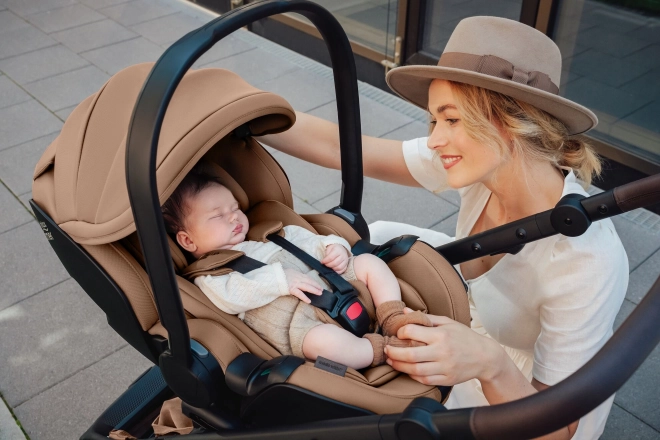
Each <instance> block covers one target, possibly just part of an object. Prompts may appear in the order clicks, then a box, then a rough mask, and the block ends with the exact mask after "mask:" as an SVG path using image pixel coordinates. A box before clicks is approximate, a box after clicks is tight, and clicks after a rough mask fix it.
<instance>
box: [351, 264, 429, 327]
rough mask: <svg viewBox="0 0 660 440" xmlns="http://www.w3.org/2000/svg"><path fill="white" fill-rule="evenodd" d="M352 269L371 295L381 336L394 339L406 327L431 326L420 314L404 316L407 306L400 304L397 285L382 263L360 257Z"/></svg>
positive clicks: (425, 317) (414, 313)
mask: <svg viewBox="0 0 660 440" xmlns="http://www.w3.org/2000/svg"><path fill="white" fill-rule="evenodd" d="M353 267H354V271H355V276H356V277H357V279H358V280H360V281H362V282H363V283H364V284H366V286H367V289H369V292H370V293H371V298H372V299H373V301H374V305H375V306H376V318H377V319H378V323H379V324H380V326H381V328H382V330H383V336H394V335H396V332H397V331H398V330H399V329H400V328H401V327H403V326H404V325H406V324H419V325H424V326H427V327H430V326H431V325H432V324H431V320H430V319H429V318H428V316H426V315H425V314H424V313H422V312H419V311H417V312H413V313H409V314H407V315H404V314H403V309H404V307H405V306H406V305H405V304H404V303H403V301H401V289H400V288H399V282H398V281H397V279H396V277H395V276H394V274H393V273H392V271H391V270H390V268H389V267H388V266H387V264H385V262H384V261H383V260H381V259H380V258H378V257H376V256H375V255H371V254H362V255H358V256H357V257H355V258H354V259H353Z"/></svg>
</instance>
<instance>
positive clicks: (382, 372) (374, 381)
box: [364, 365, 401, 387]
mask: <svg viewBox="0 0 660 440" xmlns="http://www.w3.org/2000/svg"><path fill="white" fill-rule="evenodd" d="M400 374H401V373H399V372H398V371H396V370H395V369H394V368H392V367H390V366H389V365H380V366H378V367H373V368H369V369H368V370H366V371H365V372H364V377H365V379H367V383H369V385H371V386H372V387H378V386H381V385H383V384H386V383H387V382H389V381H390V380H392V379H394V378H395V377H397V376H398V375H400Z"/></svg>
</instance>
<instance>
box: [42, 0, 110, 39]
mask: <svg viewBox="0 0 660 440" xmlns="http://www.w3.org/2000/svg"><path fill="white" fill-rule="evenodd" d="M77 4H79V5H80V4H82V3H77ZM69 6H71V5H69ZM65 7H66V6H65ZM88 7H89V6H88ZM90 9H92V8H90ZM92 11H94V9H92ZM97 12H98V11H97ZM107 19H108V17H107V16H105V15H104V16H103V18H99V19H98V20H93V21H88V22H87V23H82V24H77V25H75V26H70V27H67V28H62V29H58V30H56V31H52V32H48V33H46V35H48V36H50V35H52V34H56V33H58V32H64V31H70V30H71V29H75V28H77V27H80V26H85V25H86V24H94V23H98V22H99V21H103V20H107ZM33 26H34V25H33ZM35 27H36V26H35ZM37 29H39V28H37ZM39 30H41V29H39ZM42 32H43V31H42Z"/></svg>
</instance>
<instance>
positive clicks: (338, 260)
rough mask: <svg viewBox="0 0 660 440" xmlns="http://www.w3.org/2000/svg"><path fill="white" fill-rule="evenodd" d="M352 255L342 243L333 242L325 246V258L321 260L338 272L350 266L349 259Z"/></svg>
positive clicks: (342, 271) (344, 270)
mask: <svg viewBox="0 0 660 440" xmlns="http://www.w3.org/2000/svg"><path fill="white" fill-rule="evenodd" d="M349 258H350V255H349V253H348V250H346V248H345V247H344V246H342V245H340V244H331V245H329V246H328V247H326V248H325V258H323V260H321V263H322V264H325V265H326V266H328V267H329V268H330V269H332V270H334V271H335V272H337V273H344V272H346V269H347V268H348V259H349Z"/></svg>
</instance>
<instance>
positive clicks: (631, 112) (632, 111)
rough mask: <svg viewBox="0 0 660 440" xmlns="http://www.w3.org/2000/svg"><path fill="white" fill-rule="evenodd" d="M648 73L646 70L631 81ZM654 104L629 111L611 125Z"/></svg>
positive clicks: (647, 104)
mask: <svg viewBox="0 0 660 440" xmlns="http://www.w3.org/2000/svg"><path fill="white" fill-rule="evenodd" d="M649 72H650V70H647V71H646V72H644V73H643V74H642V75H639V76H636V77H635V78H633V80H635V79H637V78H640V77H642V76H644V75H646V74H647V73H649ZM620 87H623V84H622V85H621V86H620ZM655 102H656V101H655V100H651V101H649V102H647V103H646V104H644V105H643V106H641V107H636V108H634V109H632V110H630V111H629V112H628V113H625V114H624V115H623V116H621V117H620V118H619V119H617V120H616V121H614V122H613V124H612V125H614V124H616V123H617V122H619V121H623V120H624V119H626V118H627V117H628V116H630V115H632V114H633V113H637V112H638V111H640V110H642V109H643V108H644V107H648V106H650V105H651V104H653V103H655Z"/></svg>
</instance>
